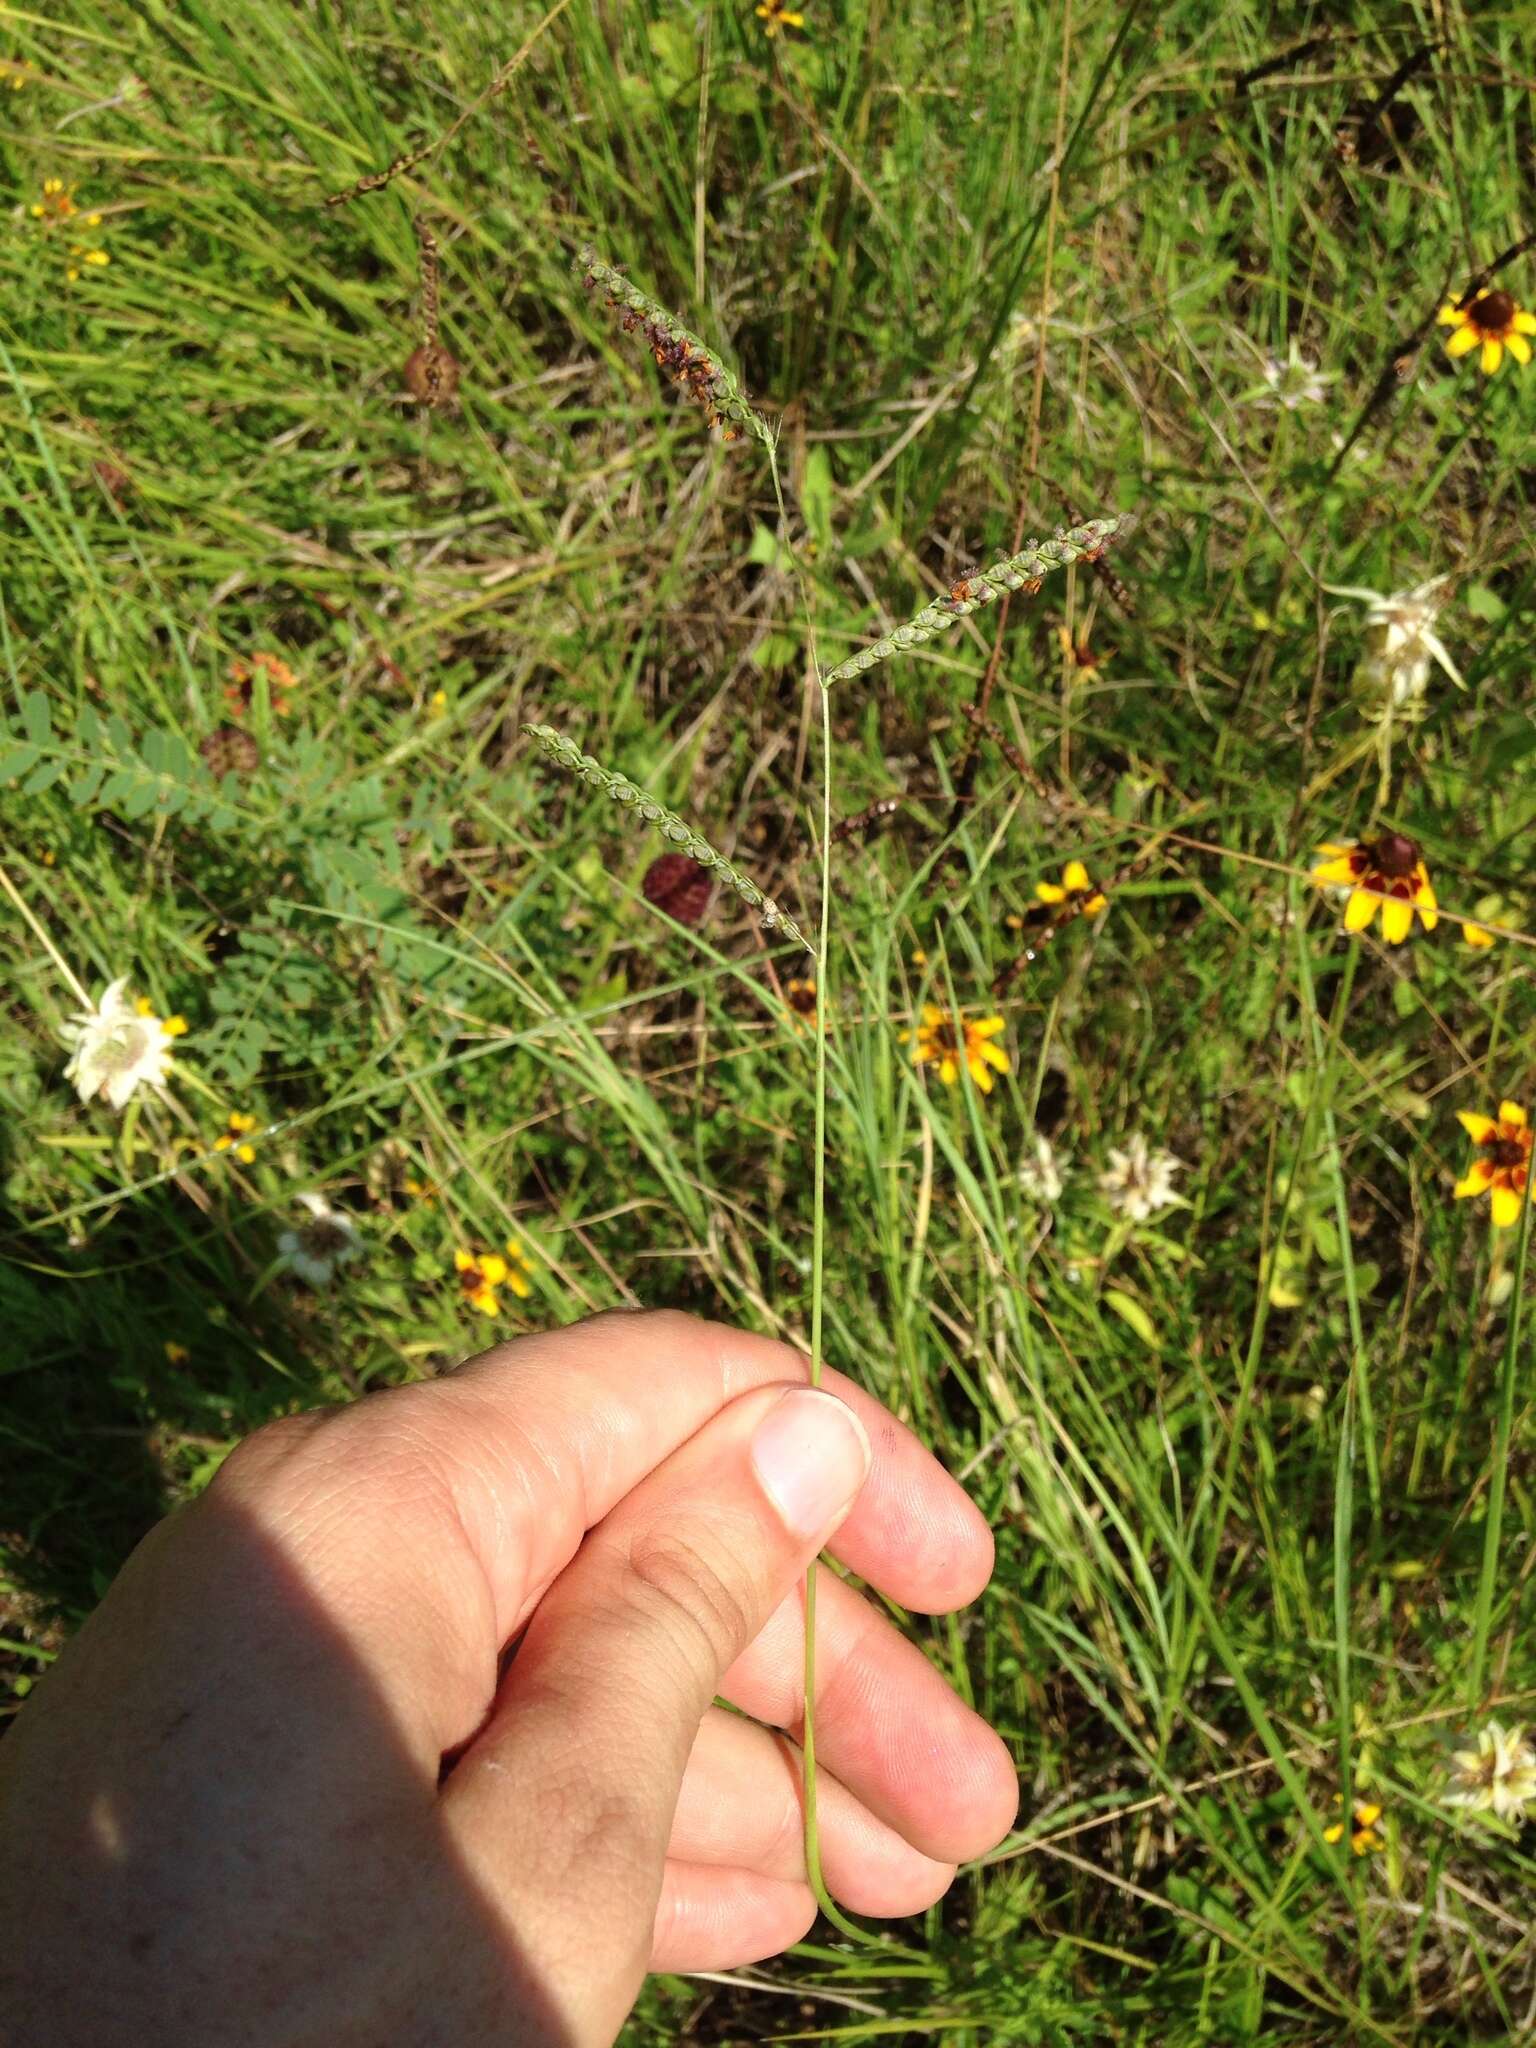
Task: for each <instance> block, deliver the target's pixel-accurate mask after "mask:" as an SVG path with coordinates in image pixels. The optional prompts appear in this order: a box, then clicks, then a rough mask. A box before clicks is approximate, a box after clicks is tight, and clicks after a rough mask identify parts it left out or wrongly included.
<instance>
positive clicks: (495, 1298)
mask: <svg viewBox="0 0 1536 2048" xmlns="http://www.w3.org/2000/svg"><path fill="white" fill-rule="evenodd" d="M453 1265H454V1271H455V1272H456V1273H457V1274H458V1276H459V1285H460V1287H461V1288H462V1289H463V1292H464V1298H465V1300H466V1301H467V1302H469V1304H470V1305H471V1307H473V1308H477V1309H478V1310H479V1311H480V1313H481V1315H483V1316H498V1315H500V1314H501V1296H500V1294H499V1293H498V1292H497V1290H498V1288H502V1287H510V1288H511V1290H512V1292H513V1293H514V1294H515V1295H516V1296H517V1298H518V1300H519V1301H526V1300H527V1299H528V1297H529V1295H530V1294H532V1292H533V1289H532V1288H531V1287H530V1286H529V1284H528V1281H527V1277H526V1276H527V1274H529V1273H532V1272H534V1271H535V1270H536V1268H535V1266H534V1263H533V1261H532V1259H530V1258H529V1256H528V1254H527V1253H526V1252H525V1251H524V1250H523V1248H522V1246H521V1245H520V1244H519V1243H518V1242H517V1240H516V1239H515V1238H510V1237H509V1238H508V1239H507V1251H506V1257H505V1258H503V1256H502V1255H501V1253H500V1252H465V1251H456V1252H455V1253H454V1255H453Z"/></svg>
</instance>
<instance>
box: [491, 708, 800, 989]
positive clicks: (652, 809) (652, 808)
mask: <svg viewBox="0 0 1536 2048" xmlns="http://www.w3.org/2000/svg"><path fill="white" fill-rule="evenodd" d="M523 730H524V732H526V733H528V734H529V735H530V736H531V737H532V738H534V739H536V740H537V741H538V743H539V745H540V746H541V747H542V748H543V749H544V751H545V753H546V754H547V755H548V756H549V758H550V759H551V761H553V762H554V763H555V764H556V766H557V767H560V768H564V769H565V770H566V771H567V773H569V774H571V775H575V776H577V777H579V778H580V780H581V781H583V782H585V783H586V784H587V785H588V786H589V787H590V788H592V789H601V790H605V791H606V792H607V794H608V795H609V796H611V797H612V798H613V800H614V802H615V803H616V804H622V805H623V806H624V808H625V809H626V810H631V811H634V812H636V813H637V814H638V815H639V816H640V817H642V818H643V819H644V820H645V822H646V824H647V825H654V826H655V827H656V830H657V831H658V832H659V833H660V834H661V836H662V838H663V839H669V840H670V841H671V842H672V844H673V846H674V847H675V848H676V849H677V851H678V852H679V853H683V854H686V855H687V856H688V858H689V859H690V860H692V861H696V862H697V863H698V865H699V866H700V867H701V868H708V869H710V870H711V871H712V872H713V873H714V874H715V875H717V876H718V877H719V879H720V880H721V881H722V882H724V883H725V885H726V887H727V888H729V889H734V890H735V891H736V894H737V895H738V896H739V897H740V898H741V900H742V902H743V903H745V904H746V905H747V907H748V908H749V909H751V910H755V911H756V912H757V913H758V915H759V916H760V917H761V918H762V920H763V925H764V927H765V929H766V930H768V931H770V932H771V931H781V932H782V933H783V934H784V936H785V938H786V939H792V940H793V941H794V942H795V944H796V945H797V946H804V947H805V948H806V950H807V952H809V951H810V950H811V944H810V941H809V940H808V939H807V938H806V936H805V934H804V933H803V932H802V931H801V930H800V928H799V926H798V925H796V924H792V923H791V922H790V920H789V919H788V918H787V917H786V916H785V915H784V913H783V911H782V910H780V908H779V906H778V905H777V904H776V903H775V902H774V900H773V898H772V897H771V896H765V895H764V894H763V892H762V890H761V889H759V888H758V886H757V884H756V883H755V882H753V881H750V880H749V879H748V878H747V876H745V875H744V874H742V873H740V872H739V870H737V869H736V868H733V867H732V866H731V864H730V862H729V861H728V860H727V859H726V858H725V857H724V855H723V854H719V853H716V851H715V849H714V848H713V847H712V846H711V845H710V843H709V841H708V840H707V839H701V838H700V836H699V834H698V833H697V832H695V831H694V829H693V827H692V826H691V825H690V824H689V823H688V821H687V819H686V818H680V817H678V815H677V813H676V812H675V811H669V810H668V809H667V807H666V805H665V804H663V803H658V802H657V800H656V798H655V797H653V796H648V795H647V794H646V792H645V791H644V790H643V789H641V788H640V787H639V786H638V785H637V784H636V783H633V782H631V781H630V780H629V778H628V776H627V775H615V774H614V772H613V770H612V769H611V768H605V767H604V766H603V764H602V762H601V761H594V760H593V758H592V756H591V755H590V754H584V753H583V752H582V751H581V749H580V747H578V746H577V745H576V744H575V742H574V741H572V740H568V739H567V738H566V737H565V735H564V733H559V732H556V731H555V729H554V727H553V726H552V725H525V726H524V727H523Z"/></svg>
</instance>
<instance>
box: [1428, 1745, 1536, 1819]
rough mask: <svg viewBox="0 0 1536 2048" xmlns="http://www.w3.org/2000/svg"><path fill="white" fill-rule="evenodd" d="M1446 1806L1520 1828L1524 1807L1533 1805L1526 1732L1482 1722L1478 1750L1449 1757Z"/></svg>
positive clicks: (1534, 1768)
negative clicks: (1489, 1817)
mask: <svg viewBox="0 0 1536 2048" xmlns="http://www.w3.org/2000/svg"><path fill="white" fill-rule="evenodd" d="M1445 1803H1446V1805H1447V1806H1465V1807H1468V1808H1470V1809H1471V1810H1472V1811H1473V1812H1474V1813H1491V1814H1494V1815H1495V1816H1496V1817H1497V1818H1498V1819H1499V1820H1507V1821H1512V1822H1513V1823H1514V1825H1515V1826H1516V1827H1519V1826H1520V1825H1521V1824H1522V1822H1523V1821H1524V1819H1525V1809H1526V1807H1527V1806H1529V1805H1531V1804H1533V1803H1536V1749H1532V1747H1531V1745H1530V1744H1529V1743H1528V1742H1527V1741H1526V1739H1525V1730H1524V1729H1523V1728H1506V1727H1505V1726H1504V1725H1503V1723H1502V1722H1500V1721H1486V1722H1484V1724H1483V1726H1482V1727H1481V1728H1480V1729H1479V1730H1478V1731H1477V1747H1476V1748H1475V1749H1458V1750H1457V1752H1456V1754H1455V1755H1454V1756H1453V1757H1452V1758H1451V1785H1450V1790H1449V1791H1448V1792H1447V1793H1446V1794H1445Z"/></svg>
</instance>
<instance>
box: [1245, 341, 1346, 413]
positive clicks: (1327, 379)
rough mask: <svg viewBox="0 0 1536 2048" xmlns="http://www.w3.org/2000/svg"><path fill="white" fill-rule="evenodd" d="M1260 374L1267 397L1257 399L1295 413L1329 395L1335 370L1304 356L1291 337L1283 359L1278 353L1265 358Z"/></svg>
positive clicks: (1263, 403)
mask: <svg viewBox="0 0 1536 2048" xmlns="http://www.w3.org/2000/svg"><path fill="white" fill-rule="evenodd" d="M1263 376H1264V382H1265V383H1266V384H1267V385H1268V387H1269V396H1268V397H1263V398H1260V399H1259V401H1258V402H1259V404H1260V405H1267V406H1271V407H1273V406H1284V408H1285V410H1286V411H1287V412H1296V411H1298V410H1299V409H1300V408H1301V407H1302V406H1304V405H1319V404H1321V402H1322V401H1323V400H1324V399H1325V398H1326V397H1327V396H1328V386H1329V385H1330V384H1331V383H1332V382H1333V379H1334V372H1333V371H1331V370H1323V369H1320V368H1319V367H1318V365H1317V364H1316V363H1315V362H1313V360H1312V358H1311V357H1310V356H1308V355H1303V353H1302V351H1301V347H1300V344H1299V343H1298V342H1297V341H1296V339H1295V337H1294V336H1293V337H1292V339H1291V343H1290V346H1289V347H1288V349H1287V350H1286V353H1285V360H1284V361H1283V362H1282V361H1281V359H1280V358H1279V357H1278V356H1266V357H1265V358H1264V369H1263Z"/></svg>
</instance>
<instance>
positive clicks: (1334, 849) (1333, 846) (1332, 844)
mask: <svg viewBox="0 0 1536 2048" xmlns="http://www.w3.org/2000/svg"><path fill="white" fill-rule="evenodd" d="M1317 850H1318V852H1319V853H1353V852H1354V850H1355V842H1354V840H1352V839H1350V840H1346V841H1345V842H1344V844H1343V845H1342V846H1341V845H1340V844H1339V842H1338V840H1336V839H1325V840H1324V841H1323V843H1322V845H1321V846H1320V847H1319V848H1318V849H1317Z"/></svg>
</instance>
